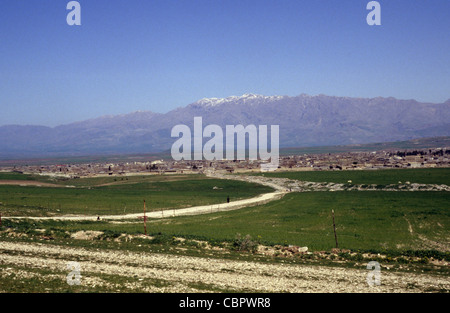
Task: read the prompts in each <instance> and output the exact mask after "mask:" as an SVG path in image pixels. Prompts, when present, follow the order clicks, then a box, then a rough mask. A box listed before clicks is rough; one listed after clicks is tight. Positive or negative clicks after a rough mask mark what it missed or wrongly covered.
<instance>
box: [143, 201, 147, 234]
mask: <svg viewBox="0 0 450 313" xmlns="http://www.w3.org/2000/svg"><path fill="white" fill-rule="evenodd" d="M144 234H145V236H147V216H146V215H145V200H144Z"/></svg>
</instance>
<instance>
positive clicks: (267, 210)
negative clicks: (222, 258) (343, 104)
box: [67, 191, 450, 251]
mask: <svg viewBox="0 0 450 313" xmlns="http://www.w3.org/2000/svg"><path fill="white" fill-rule="evenodd" d="M448 203H449V195H448V193H446V192H388V191H373V192H358V191H352V192H307V193H291V194H288V195H286V196H285V197H284V198H283V199H281V200H278V201H274V202H271V203H268V204H265V205H260V206H255V207H251V208H246V209H241V210H237V211H231V212H218V213H212V214H206V215H198V216H186V217H177V218H167V219H164V220H161V219H155V220H151V221H149V223H148V225H149V226H148V228H149V231H150V233H153V234H157V233H162V234H166V235H168V236H181V237H186V238H198V239H203V240H212V241H217V242H220V241H232V240H233V239H235V237H236V235H237V234H242V235H247V234H248V235H251V237H252V238H253V239H255V240H258V241H259V242H261V243H263V244H267V245H275V244H279V245H297V246H307V247H309V248H310V249H311V250H314V251H317V250H330V249H332V248H334V247H335V238H334V232H333V221H332V215H331V210H334V211H335V223H336V232H337V237H338V244H339V248H344V249H351V250H375V251H385V250H397V251H403V250H447V251H448V249H449V248H450V246H449V244H450V234H449V229H450V209H449V205H448ZM67 227H68V229H70V230H71V231H76V230H83V229H90V230H101V231H105V230H107V229H108V230H110V231H115V232H119V233H120V232H124V233H142V232H143V227H142V225H141V224H136V223H129V224H127V223H124V224H116V225H106V224H98V223H88V224H86V223H83V224H77V225H72V226H67Z"/></svg>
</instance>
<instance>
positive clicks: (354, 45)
mask: <svg viewBox="0 0 450 313" xmlns="http://www.w3.org/2000/svg"><path fill="white" fill-rule="evenodd" d="M68 2H69V1H68V0H26V1H25V0H20V1H19V0H2V1H1V3H0V108H1V114H0V125H6V124H34V125H47V126H56V125H60V124H65V123H70V122H74V121H80V120H84V119H89V118H95V117H98V116H102V115H106V114H123V113H129V112H133V111H137V110H150V111H154V112H161V113H165V112H168V111H170V110H172V109H174V108H177V107H180V106H185V105H187V104H189V103H192V102H195V101H197V100H199V99H201V98H204V97H227V96H232V95H242V94H244V93H256V94H262V95H288V96H296V95H299V94H302V93H306V94H310V95H316V94H327V95H334V96H351V97H377V96H383V97H389V96H393V97H396V98H399V99H416V100H418V101H423V102H434V103H437V102H444V101H446V100H447V99H448V98H450V92H449V91H450V60H449V59H450V58H449V55H450V54H449V51H450V23H449V22H448V19H449V12H450V1H448V0H408V1H404V0H389V1H387V0H380V1H379V3H380V4H381V26H369V25H367V23H366V16H367V14H368V13H369V11H368V10H367V9H366V5H367V3H368V2H369V0H310V1H302V0H270V1H269V0H257V1H256V0H129V1H124V0H120V1H115V0H109V1H107V0H79V3H80V5H81V23H82V25H81V26H69V25H67V23H66V16H67V14H68V13H69V11H68V10H66V5H67V3H68Z"/></svg>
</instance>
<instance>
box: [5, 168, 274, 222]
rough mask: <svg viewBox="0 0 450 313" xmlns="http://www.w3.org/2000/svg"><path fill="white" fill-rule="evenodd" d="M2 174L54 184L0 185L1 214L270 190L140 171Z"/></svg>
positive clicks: (110, 208)
mask: <svg viewBox="0 0 450 313" xmlns="http://www.w3.org/2000/svg"><path fill="white" fill-rule="evenodd" d="M21 175H22V174H17V173H2V174H0V179H3V180H5V179H7V180H20V181H26V180H33V181H39V182H43V183H49V182H51V183H54V184H55V186H54V187H53V186H52V187H48V186H45V187H44V186H41V187H39V186H20V185H17V184H15V185H0V210H1V212H3V215H4V216H51V215H63V214H85V215H104V214H126V213H139V212H142V210H143V200H146V204H147V210H149V211H151V210H161V209H170V210H172V209H178V208H184V207H189V206H196V205H206V204H217V203H223V202H226V199H227V197H228V196H230V197H231V199H233V200H237V199H243V198H251V197H254V196H256V195H258V194H262V193H266V192H270V191H272V189H271V188H269V187H265V186H261V185H258V184H252V183H245V182H235V181H229V180H219V179H210V178H206V177H205V176H203V175H184V176H183V175H146V176H129V177H97V178H83V179H71V180H55V179H52V178H50V177H45V176H42V177H41V176H34V175H22V176H21Z"/></svg>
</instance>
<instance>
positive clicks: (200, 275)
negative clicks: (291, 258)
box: [0, 242, 450, 293]
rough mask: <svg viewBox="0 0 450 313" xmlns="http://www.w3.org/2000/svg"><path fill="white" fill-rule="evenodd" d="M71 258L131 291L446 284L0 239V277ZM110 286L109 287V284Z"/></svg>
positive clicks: (57, 268)
mask: <svg viewBox="0 0 450 313" xmlns="http://www.w3.org/2000/svg"><path fill="white" fill-rule="evenodd" d="M71 261H76V262H79V264H80V274H81V284H85V286H87V287H92V288H93V290H95V286H106V287H108V284H111V283H110V282H108V281H107V280H106V279H105V275H118V276H121V277H127V278H128V282H127V284H126V287H125V288H128V290H129V291H132V292H202V291H204V290H203V288H204V287H203V288H202V289H201V290H198V289H197V288H196V287H195V286H199V285H201V286H209V287H208V289H209V290H225V291H230V290H231V291H233V290H234V291H246V292H294V293H297V292H364V293H366V292H423V291H427V290H439V289H442V288H444V289H447V290H448V289H450V281H449V280H448V279H446V278H445V277H444V278H443V277H438V276H433V275H430V274H413V273H400V272H392V273H391V272H389V271H388V270H382V271H381V273H380V278H381V285H379V286H376V285H375V286H373V287H370V286H369V285H368V283H367V275H368V274H369V272H370V270H361V269H349V268H335V267H332V268H330V267H322V266H315V265H291V264H289V265H288V264H265V263H258V262H246V261H239V260H223V259H213V258H203V257H189V256H179V255H169V254H156V253H150V252H147V253H146V252H139V253H138V252H126V251H125V252H124V251H113V250H97V249H87V248H75V247H60V246H55V245H50V244H41V243H39V244H30V243H19V242H14V243H12V242H0V264H1V265H2V266H0V276H6V275H8V274H9V273H8V270H9V271H11V270H12V268H14V269H15V270H14V274H15V277H16V279H20V276H24V277H29V276H33V275H34V276H36V277H39V279H42V280H44V281H45V279H47V277H50V278H51V279H55V278H59V279H61V280H63V281H65V280H66V276H67V275H68V274H69V272H70V271H69V270H67V262H71ZM9 266H10V267H9ZM39 269H41V270H45V271H46V273H48V272H50V273H52V272H53V273H54V274H46V275H43V276H42V275H41V276H39V273H37V271H36V270H39ZM155 280H157V281H158V284H154V285H152V284H150V286H149V284H148V281H155ZM12 283H14V282H12ZM43 287H45V284H43ZM110 287H111V288H112V289H114V286H113V285H112V284H111V286H110ZM121 288H122V289H123V288H124V285H121ZM1 289H2V288H1V287H0V292H1V291H2V290H1Z"/></svg>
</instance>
